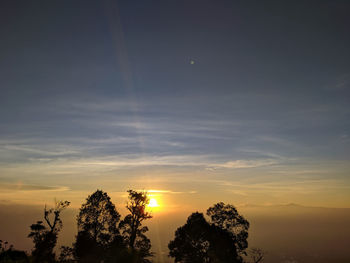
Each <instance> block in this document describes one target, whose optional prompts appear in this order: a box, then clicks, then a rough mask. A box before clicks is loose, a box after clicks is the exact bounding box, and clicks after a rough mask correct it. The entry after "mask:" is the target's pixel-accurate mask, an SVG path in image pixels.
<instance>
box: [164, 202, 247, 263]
mask: <svg viewBox="0 0 350 263" xmlns="http://www.w3.org/2000/svg"><path fill="white" fill-rule="evenodd" d="M207 214H208V216H209V217H210V219H211V220H209V221H207V220H206V219H205V218H204V215H203V214H202V213H198V212H197V213H193V214H192V215H191V216H190V217H189V218H188V219H187V222H186V224H185V225H184V226H182V227H179V228H178V229H177V230H176V232H175V239H174V240H172V241H170V243H169V245H168V247H169V250H170V252H169V256H171V257H174V258H175V262H181V263H190V262H193V263H197V262H198V263H200V262H203V263H207V262H208V263H209V262H210V263H213V262H218V263H219V262H226V263H240V262H243V259H242V257H241V254H242V253H244V249H245V248H246V247H247V244H248V243H247V242H246V238H247V237H248V232H247V231H248V228H249V223H248V221H247V220H245V219H244V217H242V216H241V215H239V214H238V212H237V210H236V209H235V208H234V206H232V205H225V204H224V203H218V204H216V205H214V206H213V207H210V208H209V209H208V210H207Z"/></svg>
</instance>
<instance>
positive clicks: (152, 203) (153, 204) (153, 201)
mask: <svg viewBox="0 0 350 263" xmlns="http://www.w3.org/2000/svg"><path fill="white" fill-rule="evenodd" d="M147 206H148V207H150V208H154V207H159V204H158V202H157V199H155V198H150V199H149V203H148V205H147Z"/></svg>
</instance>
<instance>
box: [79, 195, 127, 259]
mask: <svg viewBox="0 0 350 263" xmlns="http://www.w3.org/2000/svg"><path fill="white" fill-rule="evenodd" d="M119 219H120V214H119V213H118V211H117V210H116V208H115V206H114V204H113V203H112V201H111V198H110V197H109V196H108V194H107V193H106V192H103V191H102V190H97V191H96V192H94V193H93V194H92V195H90V196H88V198H87V199H86V203H85V204H83V205H82V206H81V208H80V212H79V215H78V217H77V221H78V235H77V238H76V243H75V245H74V250H75V255H76V257H77V259H78V260H80V261H81V262H99V261H101V260H104V257H105V256H106V251H107V250H108V249H109V248H110V246H111V244H115V243H116V242H117V243H118V242H119V243H122V241H121V237H120V234H119V229H118V222H119Z"/></svg>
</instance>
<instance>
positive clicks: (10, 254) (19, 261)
mask: <svg viewBox="0 0 350 263" xmlns="http://www.w3.org/2000/svg"><path fill="white" fill-rule="evenodd" d="M7 245H8V242H7V241H4V242H3V241H2V240H0V263H11V262H13V263H14V262H16V263H29V258H28V256H27V254H26V253H25V252H24V251H20V250H16V249H14V248H13V246H12V245H10V246H9V247H8V248H7Z"/></svg>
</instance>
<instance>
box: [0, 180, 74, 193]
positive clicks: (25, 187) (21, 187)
mask: <svg viewBox="0 0 350 263" xmlns="http://www.w3.org/2000/svg"><path fill="white" fill-rule="evenodd" d="M0 190H1V191H60V192H62V191H68V190H69V188H68V187H66V186H46V185H30V184H23V183H22V182H18V183H0Z"/></svg>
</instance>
